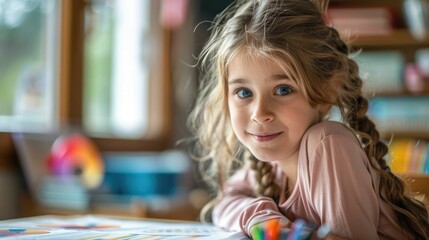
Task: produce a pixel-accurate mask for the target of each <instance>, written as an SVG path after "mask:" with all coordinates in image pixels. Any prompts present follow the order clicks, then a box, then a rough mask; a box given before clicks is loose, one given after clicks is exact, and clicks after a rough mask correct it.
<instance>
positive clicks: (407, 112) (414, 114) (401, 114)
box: [368, 96, 429, 135]
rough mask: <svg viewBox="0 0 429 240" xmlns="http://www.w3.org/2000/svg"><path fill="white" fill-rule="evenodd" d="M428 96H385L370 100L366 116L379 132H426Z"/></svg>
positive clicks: (428, 125)
mask: <svg viewBox="0 0 429 240" xmlns="http://www.w3.org/2000/svg"><path fill="white" fill-rule="evenodd" d="M428 103H429V96H401V97H399V96H396V97H395V96H391V97H389V96H385V97H374V98H372V99H371V100H370V103H369V108H368V116H369V118H370V119H371V120H373V121H374V122H375V124H377V127H378V129H379V131H380V132H381V133H393V134H395V133H419V134H424V133H427V134H428V135H429V121H428V119H429V111H428Z"/></svg>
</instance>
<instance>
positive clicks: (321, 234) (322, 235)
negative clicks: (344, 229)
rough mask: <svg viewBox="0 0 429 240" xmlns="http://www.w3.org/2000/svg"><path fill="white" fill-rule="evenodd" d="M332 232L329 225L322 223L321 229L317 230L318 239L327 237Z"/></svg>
mask: <svg viewBox="0 0 429 240" xmlns="http://www.w3.org/2000/svg"><path fill="white" fill-rule="evenodd" d="M330 232H331V229H330V228H329V226H328V225H322V226H320V227H319V229H318V230H317V238H316V239H317V240H319V239H320V240H321V239H325V238H326V237H327V236H328V235H329V233H330Z"/></svg>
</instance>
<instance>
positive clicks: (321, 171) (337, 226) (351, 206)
mask: <svg viewBox="0 0 429 240" xmlns="http://www.w3.org/2000/svg"><path fill="white" fill-rule="evenodd" d="M308 159H309V165H308V173H307V174H308V177H309V179H310V180H309V184H310V186H309V188H308V189H310V191H311V192H310V198H311V199H313V201H312V202H313V204H314V208H315V210H316V211H317V212H318V215H319V216H320V218H321V219H320V221H321V222H322V223H325V224H328V225H329V226H330V227H331V229H332V232H333V233H334V234H336V235H339V236H342V237H346V238H350V239H378V235H377V226H378V221H379V204H378V201H377V199H378V198H377V194H376V190H375V188H374V183H373V179H372V176H371V172H370V166H369V161H368V159H367V156H366V154H365V152H364V151H363V149H362V148H361V147H360V145H359V142H358V141H357V139H356V138H355V137H354V136H353V135H352V134H350V135H347V134H346V135H343V134H333V135H329V136H326V137H324V138H322V140H321V141H320V142H319V143H318V144H317V146H316V147H315V150H314V151H313V152H310V153H309V158H308Z"/></svg>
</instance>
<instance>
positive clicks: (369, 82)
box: [353, 50, 405, 95]
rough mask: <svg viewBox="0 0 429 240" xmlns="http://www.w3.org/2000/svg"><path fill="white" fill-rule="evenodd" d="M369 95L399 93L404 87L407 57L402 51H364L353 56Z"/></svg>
mask: <svg viewBox="0 0 429 240" xmlns="http://www.w3.org/2000/svg"><path fill="white" fill-rule="evenodd" d="M353 59H354V60H355V61H356V63H357V64H358V66H359V70H360V77H361V78H362V81H363V91H364V93H365V94H367V95H373V94H377V93H399V92H402V91H403V89H404V81H403V79H404V71H405V59H404V56H403V54H402V53H401V52H399V51H394V50H389V51H362V52H360V53H357V54H356V55H355V56H353Z"/></svg>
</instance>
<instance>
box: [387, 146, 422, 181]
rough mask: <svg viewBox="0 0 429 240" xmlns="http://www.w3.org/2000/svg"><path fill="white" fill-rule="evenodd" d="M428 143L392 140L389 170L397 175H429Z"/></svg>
mask: <svg viewBox="0 0 429 240" xmlns="http://www.w3.org/2000/svg"><path fill="white" fill-rule="evenodd" d="M428 153H429V142H428V141H427V140H422V139H415V138H393V140H392V141H391V143H390V155H389V156H390V168H391V170H392V171H393V172H395V173H399V174H429V154H428Z"/></svg>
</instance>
